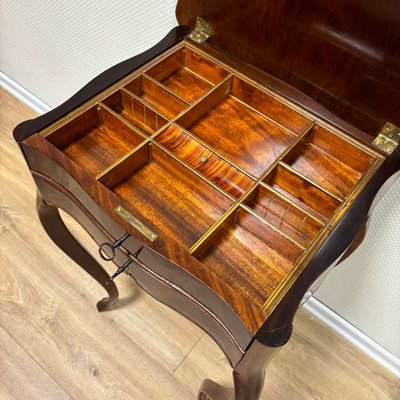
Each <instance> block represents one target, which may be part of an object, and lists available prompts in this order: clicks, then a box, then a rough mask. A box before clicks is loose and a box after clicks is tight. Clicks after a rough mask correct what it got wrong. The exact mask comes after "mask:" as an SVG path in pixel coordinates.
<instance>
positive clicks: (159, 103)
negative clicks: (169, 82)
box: [124, 75, 189, 119]
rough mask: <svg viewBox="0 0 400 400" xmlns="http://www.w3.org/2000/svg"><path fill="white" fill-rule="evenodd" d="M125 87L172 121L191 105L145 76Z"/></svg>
mask: <svg viewBox="0 0 400 400" xmlns="http://www.w3.org/2000/svg"><path fill="white" fill-rule="evenodd" d="M124 87H125V88H126V89H127V90H129V91H130V92H132V93H133V94H134V95H136V96H138V97H139V98H140V99H142V100H143V101H144V102H145V103H147V104H150V106H152V107H154V108H155V109H156V110H157V111H159V112H160V113H161V114H162V115H164V116H165V117H167V118H170V119H171V118H174V117H175V116H176V115H177V114H179V113H180V112H181V111H183V110H184V109H185V108H186V107H187V106H188V104H189V103H187V102H185V101H183V100H181V99H180V98H178V97H176V96H174V94H172V93H171V92H169V91H167V90H165V89H164V88H163V87H162V86H160V85H158V84H157V82H156V81H153V80H151V79H149V78H148V77H146V76H143V75H141V76H139V77H138V78H135V79H134V80H133V81H132V82H129V83H128V84H126V85H125V86H124Z"/></svg>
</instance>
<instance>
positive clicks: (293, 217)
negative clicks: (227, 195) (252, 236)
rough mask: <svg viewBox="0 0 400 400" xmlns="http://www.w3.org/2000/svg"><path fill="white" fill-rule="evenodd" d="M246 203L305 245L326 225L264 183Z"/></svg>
mask: <svg viewBox="0 0 400 400" xmlns="http://www.w3.org/2000/svg"><path fill="white" fill-rule="evenodd" d="M245 204H246V205H247V206H248V207H250V208H251V209H252V210H253V211H254V212H255V213H256V214H257V215H259V216H260V217H262V218H263V219H265V220H266V221H268V222H269V223H270V224H272V225H273V226H275V227H276V228H277V229H279V230H280V231H281V232H283V233H284V234H286V235H287V236H289V237H290V238H292V239H293V240H295V241H296V242H297V243H299V244H300V245H302V246H304V247H307V246H309V245H310V244H311V242H312V241H313V240H314V239H315V238H316V236H317V235H318V233H319V232H320V231H321V229H322V228H323V227H324V224H323V223H322V222H320V221H319V220H318V219H316V218H315V217H313V216H312V215H311V214H309V213H306V212H305V211H303V210H302V209H301V208H299V207H298V206H296V204H295V203H293V202H290V201H289V200H288V199H285V198H284V197H283V196H282V195H280V194H279V193H277V192H275V191H274V190H272V188H270V187H268V186H267V185H265V186H264V184H259V185H258V187H257V188H256V190H255V191H254V193H252V195H251V197H249V198H248V199H246V202H245Z"/></svg>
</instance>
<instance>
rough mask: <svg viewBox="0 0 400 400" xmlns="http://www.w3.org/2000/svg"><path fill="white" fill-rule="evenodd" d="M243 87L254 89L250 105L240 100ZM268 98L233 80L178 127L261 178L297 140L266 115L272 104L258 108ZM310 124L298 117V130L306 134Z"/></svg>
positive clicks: (223, 84) (221, 87)
mask: <svg viewBox="0 0 400 400" xmlns="http://www.w3.org/2000/svg"><path fill="white" fill-rule="evenodd" d="M244 87H249V88H250V89H251V94H252V95H251V96H247V97H246V96H245V100H246V101H248V102H249V103H250V104H247V103H246V102H245V101H244V100H242V99H241V97H242V93H243V92H244V89H243V88H244ZM238 88H241V89H240V90H239V89H238ZM250 89H249V90H250ZM246 93H247V92H246ZM265 98H266V94H265V93H264V92H262V91H260V90H259V89H257V88H255V87H252V86H251V85H249V84H248V83H246V82H244V81H242V80H241V79H239V78H237V77H232V78H231V79H228V80H226V81H224V82H223V83H222V84H221V85H220V86H218V87H217V88H216V89H215V90H213V91H212V92H210V93H209V94H208V95H207V96H206V97H205V98H204V99H202V100H201V101H200V102H199V103H197V104H196V105H195V106H193V107H192V108H191V109H190V110H189V111H188V112H187V113H185V114H184V115H182V116H181V117H180V118H179V119H178V120H177V123H178V124H179V125H181V126H183V127H184V128H185V129H187V130H189V131H190V132H191V133H193V134H194V135H196V136H197V137H198V138H200V139H201V140H203V141H204V142H206V143H207V144H208V145H210V146H211V147H212V148H214V149H215V150H217V151H218V152H219V153H220V154H221V155H223V156H224V157H226V158H227V159H228V160H230V161H232V162H233V163H234V164H236V165H237V166H239V167H240V168H242V169H243V170H245V171H246V172H248V173H250V174H252V175H254V176H256V177H260V176H261V175H262V173H263V172H264V171H265V170H266V169H267V168H268V167H269V166H270V165H271V164H272V163H273V162H274V161H275V160H276V159H277V158H278V157H279V156H280V155H281V154H282V153H283V152H284V151H285V150H286V149H287V148H288V146H290V145H291V143H292V142H293V141H294V140H295V139H296V134H295V133H294V132H292V131H290V130H288V129H286V128H284V127H283V126H282V125H280V124H278V123H276V122H274V121H273V120H272V119H271V118H270V117H267V116H266V115H264V114H263V111H266V109H267V108H268V104H269V103H267V104H266V106H265V107H263V106H259V105H260V104H261V105H263V102H264V101H266V100H265ZM256 107H257V108H256ZM282 107H284V106H283V105H282ZM288 112H292V110H291V109H288ZM310 124H311V121H309V120H307V119H306V118H304V117H302V116H301V115H299V117H298V120H297V122H296V126H297V130H298V131H299V132H303V131H304V130H305V129H307V127H309V126H310Z"/></svg>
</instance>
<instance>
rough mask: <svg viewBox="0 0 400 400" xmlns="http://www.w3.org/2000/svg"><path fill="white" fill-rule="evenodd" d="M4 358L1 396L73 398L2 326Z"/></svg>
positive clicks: (0, 343)
mask: <svg viewBox="0 0 400 400" xmlns="http://www.w3.org/2000/svg"><path fill="white" fill-rule="evenodd" d="M0 360H1V362H0V376H1V379H0V398H1V399H26V400H43V399H46V398H47V399H48V398H51V399H52V400H70V399H72V397H71V396H70V395H69V394H68V393H67V392H66V391H65V390H64V389H63V388H62V387H61V386H60V385H59V384H58V383H57V382H55V381H54V379H53V378H51V377H50V376H49V375H48V374H47V372H46V371H44V370H43V368H42V367H41V366H40V365H38V364H37V363H36V362H35V361H34V360H33V359H32V357H30V356H29V354H28V353H26V351H25V350H24V349H23V348H22V347H21V346H20V345H19V344H18V343H17V342H16V341H15V340H14V339H13V338H12V337H11V336H10V335H8V333H7V332H6V331H5V330H4V329H3V328H1V327H0Z"/></svg>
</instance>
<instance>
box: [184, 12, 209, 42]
mask: <svg viewBox="0 0 400 400" xmlns="http://www.w3.org/2000/svg"><path fill="white" fill-rule="evenodd" d="M211 31H212V26H211V24H210V23H209V22H207V21H205V20H204V19H203V18H201V17H197V18H196V27H195V28H194V30H193V31H192V32H190V33H189V35H188V38H189V39H191V40H193V41H194V42H196V43H204V42H205V41H206V40H207V39H208V38H209V37H210V35H211Z"/></svg>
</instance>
